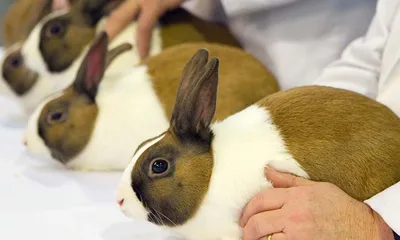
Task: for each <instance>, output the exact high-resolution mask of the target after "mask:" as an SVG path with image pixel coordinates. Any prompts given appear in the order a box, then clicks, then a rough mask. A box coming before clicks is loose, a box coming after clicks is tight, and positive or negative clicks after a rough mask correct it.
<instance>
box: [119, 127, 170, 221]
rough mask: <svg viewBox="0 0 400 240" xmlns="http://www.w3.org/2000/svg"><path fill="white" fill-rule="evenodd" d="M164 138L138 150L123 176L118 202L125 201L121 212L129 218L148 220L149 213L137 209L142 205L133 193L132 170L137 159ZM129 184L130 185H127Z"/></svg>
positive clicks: (154, 140) (156, 139)
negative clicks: (131, 183)
mask: <svg viewBox="0 0 400 240" xmlns="http://www.w3.org/2000/svg"><path fill="white" fill-rule="evenodd" d="M163 137H164V134H163V135H161V136H159V137H158V138H155V139H153V140H151V141H149V142H148V143H146V144H144V145H143V146H142V147H141V148H140V149H137V152H136V154H135V156H133V159H132V160H131V161H130V163H129V165H128V167H127V168H126V169H125V171H124V173H123V175H122V181H121V182H120V185H119V186H118V191H117V199H116V200H117V202H119V201H121V200H123V201H124V204H123V205H122V206H121V211H122V212H123V213H124V214H125V215H126V216H127V217H138V218H139V219H147V211H146V210H144V209H143V208H137V207H135V206H137V205H138V204H140V202H139V200H138V199H137V197H136V196H135V193H134V192H133V191H132V188H131V185H130V182H131V172H132V169H133V167H134V165H135V163H136V161H137V159H138V158H139V157H140V155H142V154H143V153H144V151H146V150H147V149H148V148H149V147H151V146H152V145H153V144H155V143H157V142H158V141H160V140H161V139H162V138H163ZM126 183H129V184H126Z"/></svg>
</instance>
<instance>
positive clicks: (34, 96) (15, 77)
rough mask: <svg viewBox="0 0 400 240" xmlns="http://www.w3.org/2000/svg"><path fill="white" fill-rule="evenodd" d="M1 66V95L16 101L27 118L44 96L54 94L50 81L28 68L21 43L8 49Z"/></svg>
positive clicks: (0, 63)
mask: <svg viewBox="0 0 400 240" xmlns="http://www.w3.org/2000/svg"><path fill="white" fill-rule="evenodd" d="M0 66H1V75H0V94H2V95H6V96H8V97H11V98H12V99H14V100H16V102H18V104H19V106H20V107H21V108H22V109H23V110H24V113H26V116H29V114H30V113H32V112H33V111H34V109H35V108H36V106H37V105H39V103H40V101H41V100H42V98H43V97H44V96H46V95H47V94H50V93H51V92H52V85H51V82H50V81H49V80H48V79H46V78H43V77H41V76H40V75H39V74H38V73H37V72H35V71H33V70H31V69H29V68H27V67H26V65H25V63H24V59H23V58H22V56H21V43H15V44H14V45H12V46H11V47H9V48H8V49H6V51H5V54H4V56H3V58H2V59H1V62H0Z"/></svg>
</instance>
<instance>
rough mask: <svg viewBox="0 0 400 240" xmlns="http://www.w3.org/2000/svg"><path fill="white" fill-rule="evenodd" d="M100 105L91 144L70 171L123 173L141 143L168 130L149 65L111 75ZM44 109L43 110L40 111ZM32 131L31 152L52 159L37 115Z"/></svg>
mask: <svg viewBox="0 0 400 240" xmlns="http://www.w3.org/2000/svg"><path fill="white" fill-rule="evenodd" d="M51 99H53V97H52V98H51ZM48 101H50V99H49V100H48ZM48 101H46V103H47V102H48ZM96 102H97V105H98V107H99V113H98V116H97V119H96V123H95V127H94V131H93V133H92V136H91V138H90V141H89V143H88V144H87V146H86V148H85V149H84V150H83V151H82V152H81V153H80V154H79V155H78V156H77V157H75V158H74V159H73V160H72V161H70V162H69V163H68V165H67V166H68V167H69V168H72V169H77V170H123V169H125V168H126V166H127V165H128V163H129V162H130V159H131V157H132V155H133V153H134V149H135V148H136V147H137V146H139V145H140V143H142V142H143V141H145V140H147V139H149V138H152V137H155V136H157V135H159V134H161V133H162V132H164V131H165V130H166V129H167V128H168V123H169V122H168V119H167V117H166V114H165V112H164V108H163V107H162V105H161V103H160V101H159V99H158V97H157V95H156V93H155V91H154V89H153V86H152V81H151V79H150V76H148V74H147V67H146V66H138V67H135V68H132V69H129V70H126V71H125V72H121V73H119V74H107V75H106V76H105V78H104V79H103V80H102V83H101V84H100V87H99V91H98V94H97V97H96ZM42 106H43V105H42ZM42 109H43V107H40V108H39V109H38V112H41V111H42ZM28 128H29V129H28V130H27V135H26V137H27V139H26V140H27V143H28V149H29V150H30V151H32V152H41V153H42V154H43V155H44V156H46V155H47V157H49V151H48V150H47V148H46V147H45V146H44V144H43V141H42V140H41V139H40V138H39V137H38V136H37V129H38V121H37V116H35V115H34V116H33V117H32V118H31V119H30V123H29V125H28ZM39 145H41V146H39ZM43 149H46V150H45V151H43Z"/></svg>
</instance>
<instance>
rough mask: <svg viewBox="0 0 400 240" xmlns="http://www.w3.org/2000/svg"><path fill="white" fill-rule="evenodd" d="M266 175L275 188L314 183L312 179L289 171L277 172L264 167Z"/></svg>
mask: <svg viewBox="0 0 400 240" xmlns="http://www.w3.org/2000/svg"><path fill="white" fill-rule="evenodd" d="M265 174H266V177H267V179H268V180H270V181H271V182H272V184H273V185H274V187H276V188H289V187H298V186H306V185H311V184H314V182H313V181H310V180H307V179H304V178H301V177H297V176H294V175H292V174H289V173H282V172H278V171H276V170H274V169H272V168H267V169H266V172H265Z"/></svg>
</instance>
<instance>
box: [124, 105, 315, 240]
mask: <svg viewBox="0 0 400 240" xmlns="http://www.w3.org/2000/svg"><path fill="white" fill-rule="evenodd" d="M212 130H213V132H214V134H215V138H214V140H213V143H212V149H213V157H214V169H213V172H212V176H211V182H210V186H209V190H208V192H207V194H206V196H205V199H204V201H203V202H202V204H201V207H200V209H199V210H198V212H197V213H196V214H195V216H194V217H193V218H192V219H190V220H189V221H188V222H187V223H186V224H184V225H183V226H179V227H175V228H172V230H173V231H175V232H177V233H179V234H181V235H182V236H184V237H185V238H186V239H188V240H215V239H224V240H225V239H229V240H239V239H241V228H240V226H239V223H238V222H239V219H240V214H241V211H242V210H243V208H244V207H245V205H246V204H247V202H248V201H249V200H250V199H251V197H253V196H254V195H255V194H257V193H258V192H260V191H261V190H263V189H265V188H269V187H272V185H271V183H270V182H268V181H267V180H266V179H265V176H264V170H265V167H266V166H271V167H273V168H276V169H279V170H281V171H286V172H289V173H293V174H297V175H299V176H303V177H306V178H308V175H307V173H306V172H305V171H304V170H303V169H302V168H301V166H300V165H299V164H298V163H297V161H296V160H295V159H294V158H293V156H291V154H290V153H289V152H288V150H287V149H286V147H285V142H284V140H283V139H282V137H281V136H280V134H279V131H278V129H277V127H276V126H275V125H274V123H273V121H272V119H271V116H270V113H269V112H268V111H267V110H266V109H264V108H262V107H259V106H257V105H252V106H250V107H248V108H246V109H245V110H243V111H241V112H239V113H237V114H235V115H232V116H230V117H228V118H227V119H225V120H224V121H222V122H219V123H215V124H214V125H213V126H212ZM156 142H157V141H153V142H152V144H154V143H156ZM146 147H147V148H148V147H150V146H146ZM140 154H141V152H138V153H137V154H136V155H140ZM138 157H139V156H134V157H133V162H135V159H137V158H138ZM133 166H134V165H133V164H130V165H129V166H128V168H127V169H126V170H125V175H124V177H123V178H122V179H121V183H120V188H119V193H118V196H119V198H124V207H123V209H124V211H125V212H127V211H130V212H129V213H126V215H128V216H131V217H134V218H137V219H141V220H147V219H146V218H144V217H143V216H144V214H143V213H142V211H143V210H145V209H144V208H143V206H142V204H141V203H140V202H139V201H135V200H132V199H131V198H136V197H135V195H134V194H132V193H129V191H128V189H129V188H130V174H129V173H130V172H131V171H132V168H133ZM131 191H132V190H131ZM271 197H273V196H271ZM128 204H129V206H126V205H128ZM140 209H141V210H140ZM135 213H140V214H138V215H135Z"/></svg>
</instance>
